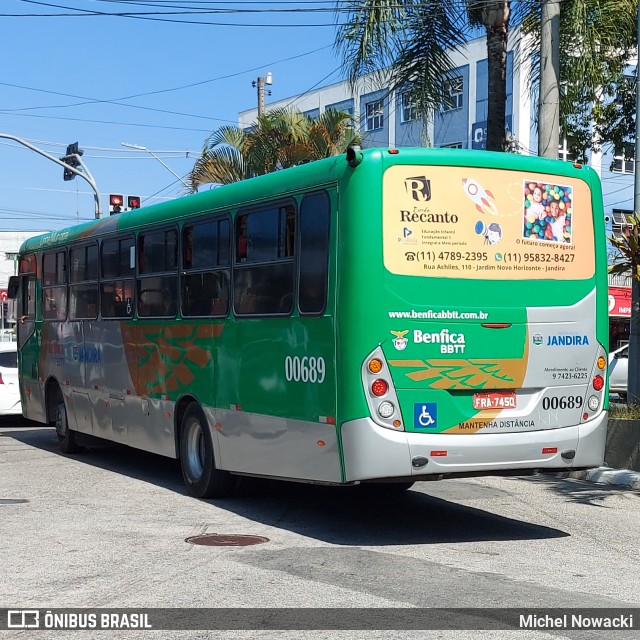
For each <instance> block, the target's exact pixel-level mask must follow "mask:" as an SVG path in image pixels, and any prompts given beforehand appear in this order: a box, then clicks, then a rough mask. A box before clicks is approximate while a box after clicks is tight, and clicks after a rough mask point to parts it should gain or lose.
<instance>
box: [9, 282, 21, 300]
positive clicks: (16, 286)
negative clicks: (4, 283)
mask: <svg viewBox="0 0 640 640" xmlns="http://www.w3.org/2000/svg"><path fill="white" fill-rule="evenodd" d="M19 291H20V278H19V277H18V276H11V277H10V278H9V287H8V289H7V298H9V300H15V299H16V298H17V297H18V293H19Z"/></svg>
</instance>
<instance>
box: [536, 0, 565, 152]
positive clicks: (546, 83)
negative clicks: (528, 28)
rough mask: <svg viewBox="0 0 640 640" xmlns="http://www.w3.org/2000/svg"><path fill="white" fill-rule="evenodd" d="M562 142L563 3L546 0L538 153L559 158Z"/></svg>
mask: <svg viewBox="0 0 640 640" xmlns="http://www.w3.org/2000/svg"><path fill="white" fill-rule="evenodd" d="M559 143H560V3H559V2H558V1H557V0H543V2H542V24H541V31H540V95H539V98H538V155H539V156H541V157H543V158H554V159H557V158H558V144H559Z"/></svg>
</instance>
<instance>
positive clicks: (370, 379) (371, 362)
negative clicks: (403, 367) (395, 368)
mask: <svg viewBox="0 0 640 640" xmlns="http://www.w3.org/2000/svg"><path fill="white" fill-rule="evenodd" d="M361 373H362V386H363V388H364V392H365V397H366V399H367V405H368V407H369V415H370V416H371V419H372V420H373V421H374V422H375V423H376V424H377V425H379V426H381V427H385V428H386V429H393V430H394V431H403V430H404V426H403V422H402V414H401V412H400V404H399V403H398V396H397V394H396V390H395V387H394V386H393V380H392V379H391V372H390V371H389V367H388V365H387V361H386V359H385V357H384V354H383V353H382V349H381V348H380V347H377V348H376V349H375V350H374V351H373V352H372V353H370V354H369V356H368V357H367V358H365V360H364V362H363V363H362V370H361Z"/></svg>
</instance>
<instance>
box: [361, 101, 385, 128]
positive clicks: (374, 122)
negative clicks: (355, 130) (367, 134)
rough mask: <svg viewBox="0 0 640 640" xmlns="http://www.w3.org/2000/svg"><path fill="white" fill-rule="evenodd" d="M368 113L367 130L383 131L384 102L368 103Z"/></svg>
mask: <svg viewBox="0 0 640 640" xmlns="http://www.w3.org/2000/svg"><path fill="white" fill-rule="evenodd" d="M365 108H366V112H367V122H366V130H367V131H374V130H375V129H382V126H383V124H384V109H383V106H382V100H374V101H373V102H368V103H367V104H366V105H365Z"/></svg>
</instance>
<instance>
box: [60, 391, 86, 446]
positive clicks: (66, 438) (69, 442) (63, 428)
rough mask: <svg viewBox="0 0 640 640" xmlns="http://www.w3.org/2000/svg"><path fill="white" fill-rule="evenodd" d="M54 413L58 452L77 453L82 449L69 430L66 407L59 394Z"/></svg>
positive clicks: (73, 433)
mask: <svg viewBox="0 0 640 640" xmlns="http://www.w3.org/2000/svg"><path fill="white" fill-rule="evenodd" d="M54 412H55V413H54V418H53V425H54V426H55V428H56V433H57V434H58V443H59V446H60V451H62V453H78V451H82V450H83V449H84V447H83V446H82V445H80V444H78V439H77V434H76V432H75V431H73V430H72V429H70V428H69V420H68V418H67V407H66V406H65V404H64V398H63V397H62V394H61V393H60V392H58V393H57V395H56V399H55V407H54Z"/></svg>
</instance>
